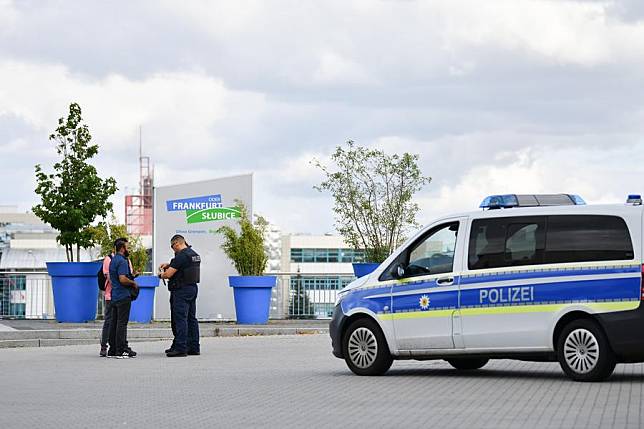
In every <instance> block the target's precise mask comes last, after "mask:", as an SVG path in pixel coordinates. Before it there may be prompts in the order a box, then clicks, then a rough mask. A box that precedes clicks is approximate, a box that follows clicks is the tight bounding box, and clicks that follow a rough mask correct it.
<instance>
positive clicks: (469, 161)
mask: <svg viewBox="0 0 644 429" xmlns="http://www.w3.org/2000/svg"><path fill="white" fill-rule="evenodd" d="M79 5H82V7H79ZM643 11H644V9H643V8H642V7H641V6H640V2H635V1H624V2H617V1H547V0H543V1H538V0H535V1H522V0H494V1H492V0H490V1H486V2H471V1H465V0H453V1H440V2H420V1H418V2H417V1H405V2H400V1H378V2H375V1H366V0H355V1H329V2H301V1H286V0H284V1H276V2H271V3H266V2H262V1H237V2H210V1H192V2H188V3H185V2H184V3H182V4H179V3H177V2H171V1H162V2H155V3H147V2H142V3H122V4H120V5H114V4H109V5H108V4H103V3H91V4H86V3H76V2H73V1H60V2H47V3H31V2H11V1H6V0H4V1H3V0H0V81H1V82H2V85H0V157H2V158H6V157H10V158H11V162H10V163H8V165H6V167H5V168H4V169H3V170H2V171H0V181H1V182H2V183H13V182H15V183H16V186H12V187H11V188H10V189H4V190H3V197H2V200H0V203H2V202H4V203H18V204H20V205H21V207H24V208H27V207H29V206H30V205H31V204H32V203H33V199H34V196H33V186H34V184H33V164H34V163H35V162H41V161H42V162H44V163H47V162H49V161H51V160H52V159H53V158H54V155H55V154H54V151H53V148H52V145H51V143H50V142H48V141H47V136H48V134H49V133H50V132H51V131H52V130H53V128H54V126H55V124H56V120H57V119H58V118H59V117H60V116H63V115H64V114H65V112H66V110H67V106H68V105H69V102H71V101H78V102H79V103H80V104H81V106H82V107H83V114H84V117H85V118H86V120H87V122H88V124H89V125H90V129H91V130H92V132H93V136H94V139H95V141H96V142H98V143H99V144H100V145H101V151H100V154H99V157H98V158H97V160H96V165H97V167H98V168H99V171H100V172H101V174H103V175H113V176H115V177H116V178H117V179H118V182H119V184H120V186H121V188H122V190H121V191H120V192H119V195H118V196H117V197H116V198H115V203H116V205H117V212H118V213H119V214H121V213H122V197H123V195H124V193H125V192H134V191H135V190H136V186H137V183H138V177H137V175H138V166H137V161H138V127H139V125H142V126H143V143H144V152H145V153H147V154H149V155H151V156H152V160H153V162H154V163H155V175H156V182H157V184H158V185H167V184H172V183H180V182H189V181H194V180H200V179H207V178H212V177H217V176H226V175H230V174H238V173H247V172H251V171H252V172H254V173H255V185H256V195H257V201H256V208H257V210H258V211H259V212H262V213H263V214H265V215H266V216H267V217H268V218H269V219H272V220H274V221H275V222H276V223H278V224H279V225H280V226H282V228H283V229H285V230H290V231H303V232H327V231H330V230H332V225H333V219H332V211H331V199H330V197H329V196H328V195H325V194H320V193H318V192H317V191H314V190H313V189H312V187H313V185H315V184H316V183H318V182H319V181H320V176H319V175H318V173H317V172H316V171H315V169H313V168H312V167H311V166H310V164H309V160H310V159H312V158H313V157H316V156H317V157H327V156H328V155H329V154H330V153H331V152H332V150H333V148H334V146H335V145H337V144H341V143H342V142H344V141H345V140H346V139H348V138H351V139H354V140H356V141H357V142H358V143H359V144H364V145H368V146H372V147H380V148H383V149H385V150H386V151H388V152H403V151H408V152H411V153H417V154H419V155H420V164H421V167H422V169H423V171H424V172H425V173H426V174H427V175H430V176H432V177H433V179H434V180H433V182H432V183H431V185H429V186H428V187H427V188H426V189H425V190H423V191H422V192H421V193H420V194H419V195H418V198H419V201H420V203H421V206H422V213H421V218H422V221H423V222H427V221H429V219H430V218H431V217H433V216H438V215H442V214H445V213H447V212H453V211H457V210H465V209H472V208H475V207H476V206H477V205H478V203H479V202H480V200H481V199H482V198H483V196H485V195H487V194H491V193H498V192H577V193H580V194H581V195H582V196H584V197H585V198H586V199H588V200H589V201H592V202H604V201H621V200H622V199H623V195H622V194H625V193H627V192H631V191H633V192H635V191H637V189H634V188H636V186H637V184H638V183H639V182H640V181H641V179H642V178H641V174H640V170H641V168H640V167H639V165H641V161H642V160H641V157H640V155H639V154H640V153H641V152H642V138H641V135H642V133H643V132H644V104H643V102H642V99H643V97H642V91H641V89H640V88H643V87H644V61H643V57H642V56H641V55H640V54H639V53H640V52H643V51H644V46H643V45H644V37H643V36H644V21H643V20H642V19H641V17H642V16H644V15H642V12H643Z"/></svg>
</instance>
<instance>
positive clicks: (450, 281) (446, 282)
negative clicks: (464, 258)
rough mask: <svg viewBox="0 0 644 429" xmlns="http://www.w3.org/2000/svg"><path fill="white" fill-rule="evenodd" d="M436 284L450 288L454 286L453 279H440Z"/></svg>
mask: <svg viewBox="0 0 644 429" xmlns="http://www.w3.org/2000/svg"><path fill="white" fill-rule="evenodd" d="M436 284H437V285H441V286H451V285H453V284H454V277H441V278H440V279H438V280H436Z"/></svg>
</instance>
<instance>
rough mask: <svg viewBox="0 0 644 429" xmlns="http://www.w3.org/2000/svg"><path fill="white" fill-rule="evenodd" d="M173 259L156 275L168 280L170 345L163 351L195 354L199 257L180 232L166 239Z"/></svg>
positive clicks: (197, 325)
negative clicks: (171, 334)
mask: <svg viewBox="0 0 644 429" xmlns="http://www.w3.org/2000/svg"><path fill="white" fill-rule="evenodd" d="M170 247H171V248H172V250H173V251H174V253H175V255H174V258H173V259H172V260H171V261H170V263H169V264H161V265H160V266H159V271H160V274H159V278H161V279H168V280H169V282H168V290H170V311H171V320H172V325H173V326H172V333H173V335H174V340H173V341H172V346H171V347H170V348H169V349H168V350H166V356H168V357H180V356H187V355H199V354H200V348H199V323H198V322H197V317H196V315H195V314H196V312H197V305H196V304H197V289H198V288H197V283H199V280H200V279H199V274H200V265H201V257H200V256H199V255H198V254H197V252H195V251H194V250H192V247H191V246H189V245H188V243H186V240H185V238H183V236H181V235H178V234H177V235H175V236H173V237H172V239H171V240H170Z"/></svg>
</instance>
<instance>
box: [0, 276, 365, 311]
mask: <svg viewBox="0 0 644 429" xmlns="http://www.w3.org/2000/svg"><path fill="white" fill-rule="evenodd" d="M270 275H274V276H277V286H276V287H275V288H274V289H273V292H272V293H273V295H272V298H271V308H270V317H271V318H272V319H327V318H330V317H331V314H332V312H333V305H334V303H335V300H336V297H337V294H338V291H339V290H340V289H342V288H343V287H344V286H346V285H347V284H348V283H349V282H351V281H352V280H353V279H354V278H355V277H354V276H353V275H352V274H347V273H270ZM96 314H97V317H98V318H99V319H100V318H102V317H103V294H99V298H98V302H97V312H96ZM54 318H55V310H54V299H53V293H52V288H51V278H50V277H49V275H48V274H47V273H46V272H31V271H24V272H0V319H54Z"/></svg>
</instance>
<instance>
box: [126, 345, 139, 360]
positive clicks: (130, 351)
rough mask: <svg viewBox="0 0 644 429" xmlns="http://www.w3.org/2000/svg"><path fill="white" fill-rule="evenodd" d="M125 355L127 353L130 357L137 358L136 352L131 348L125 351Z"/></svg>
mask: <svg viewBox="0 0 644 429" xmlns="http://www.w3.org/2000/svg"><path fill="white" fill-rule="evenodd" d="M125 353H127V355H128V357H131V358H133V357H136V352H135V351H134V350H132V349H131V348H129V347H128V348H127V349H125Z"/></svg>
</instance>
